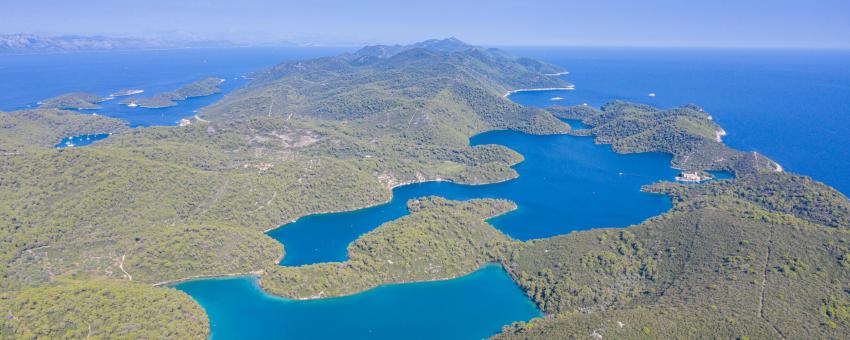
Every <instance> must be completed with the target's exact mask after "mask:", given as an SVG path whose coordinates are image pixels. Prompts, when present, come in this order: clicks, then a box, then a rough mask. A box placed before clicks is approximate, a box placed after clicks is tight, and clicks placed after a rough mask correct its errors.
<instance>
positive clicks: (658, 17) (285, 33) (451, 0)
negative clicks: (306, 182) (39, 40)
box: [0, 0, 850, 48]
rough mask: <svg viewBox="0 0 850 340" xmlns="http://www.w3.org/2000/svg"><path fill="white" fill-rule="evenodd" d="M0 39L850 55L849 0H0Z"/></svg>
mask: <svg viewBox="0 0 850 340" xmlns="http://www.w3.org/2000/svg"><path fill="white" fill-rule="evenodd" d="M0 33H6V34H10V33H37V34H45V35H61V34H80V35H117V36H149V35H177V36H189V37H201V38H221V39H229V40H238V41H248V42H258V41H269V42H271V41H282V40H290V41H296V42H301V43H318V44H336V45H340V44H342V45H346V44H350V45H357V44H362V43H410V42H414V41H420V40H424V39H428V38H438V37H449V36H455V37H458V38H460V39H462V40H464V41H467V42H470V43H475V44H480V45H489V46H553V45H556V46H669V47H786V48H810V47H815V48H850V0H803V1H801V0H794V1H790V0H734V1H731V0H697V1H690V0H586V1H572V0H560V1H557V0H543V1H523V0H511V1H502V0H490V1H479V0H419V1H402V0H395V1H384V0H381V1H356V0H349V1H344V0H314V1H308V0H303V1H272V0H229V1H217V0H134V1H126V0H78V1H69V0H23V1H19V0H0Z"/></svg>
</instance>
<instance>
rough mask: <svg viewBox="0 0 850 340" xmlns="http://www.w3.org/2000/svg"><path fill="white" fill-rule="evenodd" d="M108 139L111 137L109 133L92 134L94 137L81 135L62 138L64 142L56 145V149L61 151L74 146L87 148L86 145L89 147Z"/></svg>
mask: <svg viewBox="0 0 850 340" xmlns="http://www.w3.org/2000/svg"><path fill="white" fill-rule="evenodd" d="M106 137H109V134H108V133H97V134H92V135H79V136H72V137H66V138H62V140H61V141H59V143H56V145H55V147H56V148H59V149H61V148H67V147H73V146H86V145H89V144H91V143H94V142H97V141H99V140H101V139H104V138H106Z"/></svg>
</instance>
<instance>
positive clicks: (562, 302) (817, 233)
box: [502, 173, 850, 339]
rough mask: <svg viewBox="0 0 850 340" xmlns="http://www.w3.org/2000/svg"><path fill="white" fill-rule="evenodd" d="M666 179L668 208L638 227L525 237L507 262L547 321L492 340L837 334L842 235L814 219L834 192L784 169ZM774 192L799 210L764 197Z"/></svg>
mask: <svg viewBox="0 0 850 340" xmlns="http://www.w3.org/2000/svg"><path fill="white" fill-rule="evenodd" d="M675 186H677V187H678V189H679V190H678V191H676V192H675V193H673V198H674V208H673V210H672V211H671V212H669V213H666V214H663V215H661V216H658V217H655V218H652V219H650V220H648V221H646V222H644V223H642V224H640V225H637V226H634V227H630V228H627V229H624V230H591V231H586V232H576V233H573V234H570V235H567V236H560V237H554V238H551V239H546V240H537V241H532V242H528V243H527V244H526V245H525V246H524V248H523V249H522V250H520V251H519V252H518V254H516V256H514V257H513V258H511V259H510V266H511V268H513V270H514V273H516V277H517V282H519V283H520V285H521V286H523V287H525V289H527V290H528V292H529V295H530V296H531V297H532V298H533V299H534V300H535V301H536V302H537V303H538V305H539V306H541V308H542V309H543V311H544V312H546V313H547V314H550V315H552V316H551V317H548V318H545V319H539V320H534V321H532V322H530V323H527V324H525V323H523V324H518V325H516V326H515V327H513V328H508V329H506V331H505V333H504V334H502V336H503V337H520V338H528V337H530V338H564V337H571V336H573V337H584V336H589V335H590V334H591V333H592V332H593V331H597V332H598V333H599V334H600V335H603V336H605V337H614V338H639V337H643V336H644V334H643V330H644V329H646V328H648V329H650V331H651V332H652V333H651V336H652V337H661V338H692V337H699V338H702V337H720V338H740V337H744V336H747V337H750V338H779V337H786V338H793V339H799V338H845V337H846V335H847V332H848V328H847V325H846V323H845V324H844V325H841V324H840V322H839V321H836V320H839V319H841V317H840V316H839V315H841V308H840V307H837V308H832V309H831V306H840V305H841V302H837V303H833V301H842V299H843V301H845V302H846V299H847V297H848V293H847V289H848V286H847V282H850V272H848V271H847V269H846V268H842V264H841V261H842V256H844V255H842V254H844V251H846V249H847V244H848V241H850V232H848V225H847V224H846V220H845V221H844V222H841V223H843V224H838V225H835V226H827V225H823V224H820V222H823V219H822V218H820V217H819V216H820V215H821V214H823V213H832V212H836V214H839V215H840V212H839V211H846V209H847V208H848V206H850V203H848V202H847V199H846V198H845V197H843V196H832V195H831V194H832V193H833V192H834V190H832V189H829V188H826V187H825V186H823V185H822V184H819V183H815V182H813V181H811V180H810V179H807V178H803V177H799V176H796V175H791V174H785V173H766V174H760V175H750V176H746V177H743V178H739V179H735V180H727V181H717V182H713V183H709V184H703V185H700V186H682V185H675ZM778 188H782V189H778ZM777 190H779V191H780V192H782V194H783V195H785V196H784V197H785V198H784V201H785V202H787V203H789V204H788V206H795V207H798V208H801V207H804V206H805V207H806V208H805V209H798V208H795V209H787V207H786V206H771V205H769V204H764V202H763V201H762V199H761V198H763V197H769V196H772V195H773V193H775V192H776V191H777ZM668 192H672V191H668ZM812 196H821V197H830V196H831V198H824V199H823V200H811V199H809V197H812ZM814 212H818V213H814ZM845 317H846V315H845ZM845 320H846V319H845ZM619 323H622V324H623V326H622V327H621V326H619Z"/></svg>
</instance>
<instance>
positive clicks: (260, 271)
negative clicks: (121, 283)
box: [151, 269, 266, 287]
mask: <svg viewBox="0 0 850 340" xmlns="http://www.w3.org/2000/svg"><path fill="white" fill-rule="evenodd" d="M265 273H266V271H265V270H263V269H257V270H254V271H250V272H241V273H228V274H200V275H192V276H187V277H184V278H180V279H174V280H165V281H160V282H157V283H154V284H151V286H153V287H163V286H169V285H173V284H175V283H180V282H186V281H192V280H198V279H215V278H225V277H235V276H257V277H259V276H262V275H263V274H265Z"/></svg>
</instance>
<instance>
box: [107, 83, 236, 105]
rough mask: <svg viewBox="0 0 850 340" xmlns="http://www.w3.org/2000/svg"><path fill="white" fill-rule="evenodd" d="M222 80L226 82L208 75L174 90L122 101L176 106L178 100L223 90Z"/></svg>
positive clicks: (124, 102)
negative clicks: (221, 87)
mask: <svg viewBox="0 0 850 340" xmlns="http://www.w3.org/2000/svg"><path fill="white" fill-rule="evenodd" d="M222 82H224V79H220V78H215V77H207V78H204V79H201V80H198V81H195V82H192V83H190V84H187V85H183V86H181V87H180V88H178V89H176V90H174V91H172V92H164V93H160V94H156V95H154V96H153V97H147V98H128V99H125V100H122V101H121V103H122V104H130V103H135V104H137V105H139V106H141V107H146V108H151V109H156V108H164V107H171V106H176V105H177V103H176V101H181V100H186V99H188V98H193V97H205V96H209V95H212V94H215V93H219V92H221V89H220V88H219V85H221V83H222Z"/></svg>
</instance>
